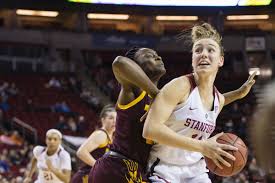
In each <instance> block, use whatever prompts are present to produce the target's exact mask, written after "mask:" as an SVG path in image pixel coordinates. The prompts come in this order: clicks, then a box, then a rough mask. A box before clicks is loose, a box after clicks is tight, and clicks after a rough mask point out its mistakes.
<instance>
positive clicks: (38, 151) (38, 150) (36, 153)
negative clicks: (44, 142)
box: [33, 146, 46, 158]
mask: <svg viewBox="0 0 275 183" xmlns="http://www.w3.org/2000/svg"><path fill="white" fill-rule="evenodd" d="M45 149H46V147H44V146H35V147H34V148H33V155H34V157H36V158H37V157H38V156H39V155H40V154H41V153H42V152H43V151H44V150H45Z"/></svg>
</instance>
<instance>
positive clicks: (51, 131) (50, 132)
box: [46, 129, 62, 139]
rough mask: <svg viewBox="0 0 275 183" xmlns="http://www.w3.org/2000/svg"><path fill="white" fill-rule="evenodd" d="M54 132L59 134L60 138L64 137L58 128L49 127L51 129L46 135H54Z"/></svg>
mask: <svg viewBox="0 0 275 183" xmlns="http://www.w3.org/2000/svg"><path fill="white" fill-rule="evenodd" d="M52 134H57V135H58V137H59V138H60V139H62V133H61V132H60V131H59V130H57V129H49V130H48V131H47V133H46V137H48V136H50V135H52Z"/></svg>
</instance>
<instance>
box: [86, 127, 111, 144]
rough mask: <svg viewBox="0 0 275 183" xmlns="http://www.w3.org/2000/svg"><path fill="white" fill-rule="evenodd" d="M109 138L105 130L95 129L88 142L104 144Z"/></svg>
mask: <svg viewBox="0 0 275 183" xmlns="http://www.w3.org/2000/svg"><path fill="white" fill-rule="evenodd" d="M107 140H108V136H107V134H106V132H104V131H103V130H96V131H94V132H93V133H92V134H91V135H90V137H89V138H88V141H87V143H91V142H93V143H96V144H103V143H105V142H106V141H107Z"/></svg>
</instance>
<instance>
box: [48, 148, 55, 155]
mask: <svg viewBox="0 0 275 183" xmlns="http://www.w3.org/2000/svg"><path fill="white" fill-rule="evenodd" d="M57 150H58V148H57V149H47V155H49V156H51V155H53V154H54V153H56V151H57Z"/></svg>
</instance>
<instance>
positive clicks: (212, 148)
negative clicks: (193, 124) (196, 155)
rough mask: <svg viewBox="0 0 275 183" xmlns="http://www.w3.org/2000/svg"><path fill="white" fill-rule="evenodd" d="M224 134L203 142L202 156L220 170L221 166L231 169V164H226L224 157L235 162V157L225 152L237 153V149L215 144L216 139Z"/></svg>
mask: <svg viewBox="0 0 275 183" xmlns="http://www.w3.org/2000/svg"><path fill="white" fill-rule="evenodd" d="M223 134H224V133H223V132H222V133H219V134H217V135H215V136H213V137H211V138H209V139H207V140H205V141H204V148H203V152H202V154H203V155H204V156H206V157H208V158H210V159H212V160H213V162H214V163H215V164H216V165H217V166H218V167H219V168H220V169H223V166H222V164H223V165H225V166H227V167H231V164H230V163H229V162H227V161H226V160H225V159H224V157H226V158H228V159H231V160H233V161H235V159H236V158H235V157H234V156H233V155H231V154H230V153H228V152H226V150H230V151H238V148H236V147H234V146H232V145H228V144H220V143H218V142H217V139H218V138H219V137H221V136H222V135H223Z"/></svg>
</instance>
